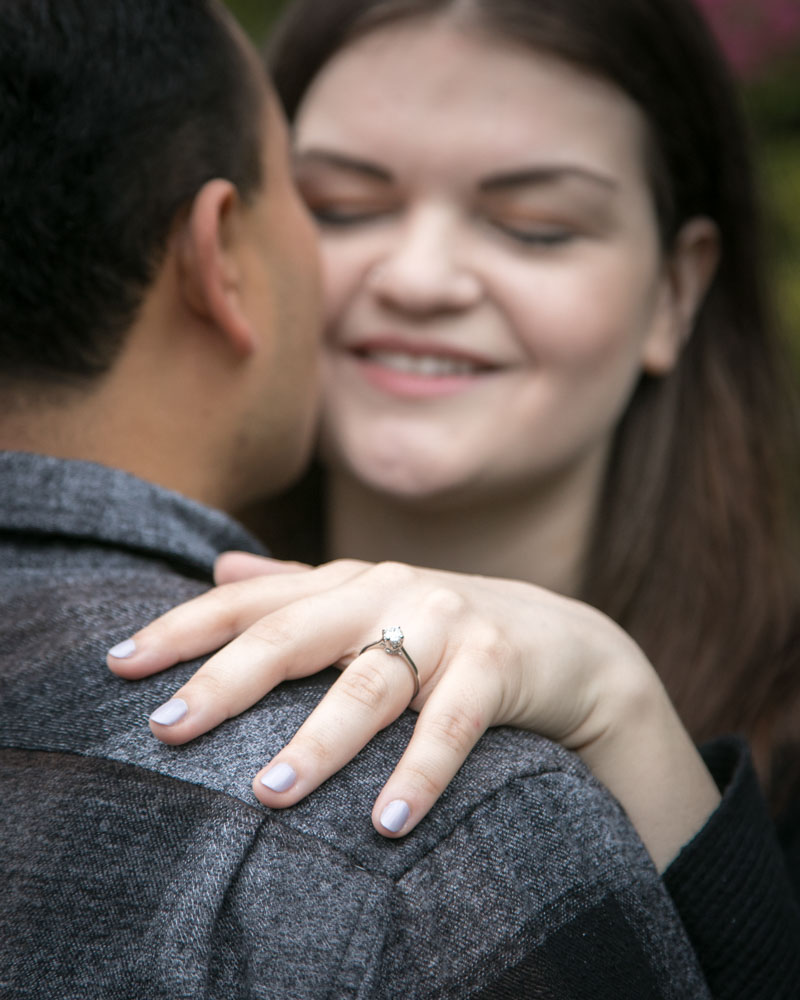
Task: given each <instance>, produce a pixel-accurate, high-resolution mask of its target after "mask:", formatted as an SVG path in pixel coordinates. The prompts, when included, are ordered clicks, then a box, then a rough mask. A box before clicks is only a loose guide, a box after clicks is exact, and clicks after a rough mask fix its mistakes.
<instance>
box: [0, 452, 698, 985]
mask: <svg viewBox="0 0 800 1000" xmlns="http://www.w3.org/2000/svg"><path fill="white" fill-rule="evenodd" d="M231 547H235V548H250V549H253V550H257V545H256V543H255V542H254V541H253V540H252V539H250V538H249V537H248V536H247V535H246V534H245V533H244V532H243V531H242V530H241V529H240V528H239V527H238V526H236V525H235V524H233V523H232V522H231V521H229V520H228V519H227V518H225V517H224V516H223V515H221V514H219V513H217V512H214V511H210V510H206V509H204V508H202V507H200V506H198V505H197V504H194V503H191V502H189V501H187V500H185V499H183V498H181V497H177V496H174V495H172V494H169V493H167V492H165V491H163V490H160V489H158V488H156V487H154V486H151V485H149V484H147V483H143V482H140V481H137V480H135V479H132V478H131V477H129V476H126V475H125V474H123V473H121V472H116V471H113V470H109V469H105V468H101V467H99V466H94V465H89V464H86V463H80V462H62V461H56V460H53V459H48V458H43V457H38V456H32V455H23V454H10V453H6V454H1V453H0V638H1V639H2V642H1V643H0V748H2V749H0V801H2V809H0V866H1V868H2V883H1V884H2V894H3V902H2V907H0V941H2V946H0V997H2V998H4V1000H5V998H15V1000H16V998H47V1000H62V998H63V1000H67V998H74V1000H93V998H97V1000H100V998H102V1000H116V998H119V1000H162V998H163V1000H176V998H183V997H186V998H193V1000H195V998H211V1000H228V998H230V1000H234V998H236V1000H242V998H263V1000H267V998H270V1000H292V998H296V1000H305V998H308V1000H315V998H320V1000H321V998H330V1000H338V998H345V997H347V998H367V997H370V998H372V997H377V998H390V997H398V998H399V997H403V998H414V997H437V998H466V997H480V998H484V1000H489V998H501V997H509V998H510V997H514V998H520V997H532V998H545V1000H567V998H569V1000H580V998H582V997H587V998H588V997H592V998H593V1000H597V998H602V997H614V998H616V1000H619V998H625V997H630V998H634V997H635V998H637V1000H642V998H644V997H647V998H664V1000H667V998H675V1000H678V998H680V1000H687V998H703V997H706V996H707V995H708V994H707V992H706V990H705V986H704V985H703V982H702V979H701V976H700V973H699V971H698V968H697V965H696V963H695V960H694V957H693V955H692V953H691V951H690V950H689V947H688V944H687V942H686V939H685V936H684V933H683V930H682V927H681V925H680V923H679V921H678V919H677V917H676V915H675V912H674V910H673V908H672V904H671V902H670V900H669V898H668V896H667V895H666V893H665V891H664V889H663V887H662V884H661V882H660V880H659V879H658V877H657V875H656V873H655V871H654V869H653V868H652V866H651V864H650V862H649V859H648V857H647V855H646V853H645V851H644V849H643V847H642V846H641V844H640V843H639V841H638V839H637V838H636V836H635V834H634V833H633V831H632V829H631V828H630V826H629V824H628V823H627V820H626V818H625V816H624V815H623V813H622V812H621V810H620V809H619V807H618V806H617V805H616V803H615V802H614V801H613V800H612V799H611V798H610V796H609V795H608V794H607V793H606V792H605V791H604V790H603V789H602V788H601V787H600V786H599V785H598V784H597V783H596V782H595V781H594V780H593V779H592V778H591V777H590V776H589V775H588V773H587V772H586V770H585V769H584V768H583V767H582V765H581V764H580V762H579V761H578V760H577V759H575V758H574V757H572V756H571V755H569V754H567V753H566V752H565V751H563V750H562V749H560V748H559V747H556V746H553V745H551V744H549V743H547V742H545V741H542V740H539V739H536V738H534V737H531V736H528V735H526V734H522V733H517V732H512V731H506V730H495V731H493V732H492V733H490V734H489V735H488V736H487V737H485V738H484V739H483V740H482V741H481V743H480V745H479V747H478V749H477V750H476V752H475V753H474V754H473V755H472V756H471V757H470V759H469V761H468V762H467V764H466V765H465V766H464V768H463V769H462V772H461V773H460V775H459V776H458V778H457V779H456V781H455V782H454V783H453V784H452V785H451V787H450V788H449V789H448V791H447V793H446V794H445V796H444V797H443V799H442V801H441V802H440V803H439V804H438V806H437V807H436V808H435V809H434V810H433V812H432V813H431V815H430V817H429V818H428V819H427V820H426V821H425V822H424V823H423V824H422V825H421V826H420V828H419V829H418V830H417V831H415V832H414V833H413V834H412V835H411V836H409V837H408V838H406V839H405V840H402V841H387V840H385V839H383V838H382V837H380V836H379V835H378V834H376V833H375V832H374V830H373V829H372V826H371V823H370V819H369V817H370V811H371V806H372V803H373V800H374V797H375V795H376V794H377V792H378V790H379V789H380V787H381V784H382V782H383V781H384V780H385V779H386V777H387V776H388V774H389V773H390V771H391V768H392V766H393V764H394V763H395V762H396V760H397V759H398V757H399V754H400V753H401V751H402V748H403V746H404V745H405V743H406V741H407V740H408V737H409V735H410V732H411V729H412V726H413V722H414V716H413V715H412V714H410V713H407V714H406V715H405V716H404V717H403V718H402V719H401V720H399V722H398V723H397V725H395V726H394V727H391V728H390V729H389V730H387V731H386V732H384V733H382V734H381V735H380V736H379V737H378V738H377V739H376V740H374V741H373V743H372V744H371V745H370V746H369V747H368V748H367V749H366V750H365V751H364V752H363V753H362V754H361V755H359V757H358V758H357V760H356V761H354V762H353V763H352V764H351V765H350V766H348V767H347V768H345V770H344V771H343V772H342V773H340V774H339V775H337V776H336V777H334V778H333V779H332V780H330V781H329V782H328V783H327V784H326V785H325V786H324V787H323V788H322V789H320V790H319V791H318V792H317V793H316V794H315V795H313V796H311V797H310V798H309V799H308V800H306V801H305V802H303V803H301V804H299V805H298V806H296V807H295V808H293V809H291V810H288V811H284V812H277V811H276V812H271V811H270V810H268V809H266V808H264V807H263V806H261V805H260V804H259V803H258V802H257V800H256V799H255V797H254V796H253V794H252V792H251V789H250V783H251V780H252V776H253V774H254V773H255V771H256V770H257V769H258V768H259V767H260V766H262V765H263V764H264V763H265V762H266V761H267V760H268V759H269V758H270V757H271V756H272V755H273V754H274V753H275V752H276V751H277V750H278V749H279V748H280V747H281V746H282V745H283V744H284V743H285V741H286V740H287V739H288V738H289V737H290V736H291V735H292V733H293V732H294V731H295V730H296V728H297V727H298V725H299V724H300V723H301V722H302V720H303V719H304V718H305V716H306V715H307V713H308V712H309V710H310V709H311V708H312V706H313V705H314V704H316V702H317V701H318V699H319V698H320V697H321V696H322V694H323V693H324V691H325V689H326V687H327V685H328V684H329V683H330V680H331V676H330V672H326V673H325V674H322V675H319V676H318V677H316V678H313V679H311V680H309V681H307V682H302V683H294V684H287V685H284V686H283V687H282V688H281V689H279V690H278V691H276V692H274V693H273V694H272V695H270V696H269V697H268V698H266V699H264V700H263V701H262V703H261V704H259V705H258V706H256V707H255V708H254V709H252V710H251V711H249V712H248V713H246V714H245V715H243V716H242V717H240V718H238V719H235V720H231V721H230V722H228V723H226V724H225V725H224V726H222V727H221V728H220V729H219V730H217V731H216V732H215V733H212V734H209V735H208V736H206V737H203V738H201V739H199V740H197V741H195V742H194V743H192V744H190V745H188V746H185V747H177V748H171V747H167V746H164V745H163V744H161V743H159V742H158V741H157V740H155V739H154V738H153V736H152V735H151V734H150V731H149V729H148V727H147V725H146V716H147V714H148V712H149V711H151V710H152V709H153V708H154V707H155V706H157V705H158V704H160V703H161V702H162V701H165V700H166V699H167V698H168V697H169V695H170V693H171V692H172V691H173V690H174V689H175V688H176V687H177V686H178V685H179V684H180V683H181V682H182V681H183V680H184V679H185V678H187V677H188V676H189V675H190V673H191V672H192V671H193V670H194V669H195V668H196V666H197V664H196V663H195V664H190V665H186V666H182V667H179V668H177V669H176V670H174V671H171V672H168V673H166V674H163V675H160V676H157V677H154V678H150V679H148V680H145V681H142V682H138V683H129V682H126V681H123V680H120V679H118V678H116V677H114V676H113V675H112V674H111V673H110V672H109V671H108V670H107V669H106V667H105V665H104V658H105V653H106V650H107V649H108V648H109V647H110V646H111V645H113V644H115V643H117V642H119V641H120V640H122V639H125V638H126V637H127V636H128V635H129V634H130V633H132V632H133V631H135V630H136V629H137V628H139V627H141V626H142V625H143V624H144V623H146V622H147V621H149V620H150V619H151V618H153V617H154V616H155V615H157V614H160V613H161V612H163V611H164V610H166V609H167V608H168V607H170V606H172V605H173V604H175V603H176V602H178V601H181V600H184V599H186V598H188V597H190V596H192V595H194V594H197V593H199V592H201V591H202V590H203V589H205V588H206V587H207V586H208V584H209V580H210V568H211V562H212V560H213V558H214V556H215V555H216V554H217V553H218V552H219V551H221V550H222V549H224V548H231Z"/></svg>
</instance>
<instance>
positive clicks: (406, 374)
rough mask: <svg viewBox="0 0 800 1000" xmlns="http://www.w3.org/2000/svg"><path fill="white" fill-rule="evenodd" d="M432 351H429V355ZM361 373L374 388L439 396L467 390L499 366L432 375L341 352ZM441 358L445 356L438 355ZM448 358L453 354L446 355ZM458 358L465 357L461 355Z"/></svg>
mask: <svg viewBox="0 0 800 1000" xmlns="http://www.w3.org/2000/svg"><path fill="white" fill-rule="evenodd" d="M427 354H430V352H426V355H427ZM339 356H340V357H342V358H344V359H345V360H346V361H347V362H348V363H349V364H348V367H349V366H350V365H352V368H353V369H354V370H355V371H356V372H357V373H358V375H359V376H360V377H361V378H362V379H363V380H364V381H365V382H366V383H367V384H368V385H369V386H371V387H372V388H374V389H377V390H379V391H380V392H383V393H386V394H388V395H390V396H396V397H399V398H405V399H432V398H436V397H444V396H453V395H455V394H457V393H460V392H465V391H467V390H469V389H471V388H473V387H474V386H475V385H477V384H478V383H480V382H483V381H485V380H486V378H487V376H491V375H494V374H496V373H497V369H487V368H483V369H480V370H476V371H472V372H467V373H460V374H447V375H430V374H422V373H418V372H413V371H399V370H398V369H396V368H391V367H389V366H388V365H386V364H381V362H380V361H379V360H377V359H374V358H372V357H370V356H369V355H364V354H360V353H354V352H345V353H344V354H340V355H339ZM436 356H437V357H442V355H438V354H437V355H436ZM447 357H448V359H450V358H452V355H449V356H447ZM459 360H462V358H461V357H460V358H459Z"/></svg>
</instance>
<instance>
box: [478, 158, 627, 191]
mask: <svg viewBox="0 0 800 1000" xmlns="http://www.w3.org/2000/svg"><path fill="white" fill-rule="evenodd" d="M570 177H575V178H577V179H579V180H586V181H590V182H592V183H594V184H598V185H600V186H602V187H604V188H606V189H609V190H612V191H614V190H616V189H617V188H618V187H619V185H618V184H617V182H616V181H615V180H614V179H613V178H612V177H608V176H607V175H606V174H601V173H599V172H597V171H594V170H589V169H588V168H587V167H577V166H569V165H567V166H562V165H559V164H553V165H552V166H551V165H543V166H536V167H523V168H521V169H520V170H513V171H510V172H509V173H505V174H495V175H493V176H492V177H487V178H486V179H485V180H482V181H481V183H480V185H479V186H480V190H481V191H486V192H493V191H503V190H506V189H508V188H518V187H528V186H530V185H545V184H553V183H557V182H558V181H560V180H564V179H568V178H570Z"/></svg>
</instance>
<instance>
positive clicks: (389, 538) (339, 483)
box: [327, 470, 600, 595]
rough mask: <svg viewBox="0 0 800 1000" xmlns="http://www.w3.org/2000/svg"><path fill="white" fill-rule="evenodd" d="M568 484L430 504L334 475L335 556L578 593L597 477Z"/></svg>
mask: <svg viewBox="0 0 800 1000" xmlns="http://www.w3.org/2000/svg"><path fill="white" fill-rule="evenodd" d="M581 475H582V477H583V478H584V479H585V480H586V481H585V482H584V483H583V484H580V483H576V482H575V481H574V479H572V478H569V479H563V480H561V481H559V482H554V483H552V484H550V486H549V488H547V489H540V490H539V491H538V495H536V496H533V495H532V494H531V493H526V494H524V495H519V496H515V497H506V498H505V499H498V498H497V497H491V498H487V499H486V500H484V501H483V502H481V501H476V500H473V501H472V502H470V503H463V504H456V503H453V504H448V505H445V504H441V505H436V506H434V505H431V504H425V503H424V502H416V503H408V502H405V501H398V500H397V499H396V498H394V497H389V496H385V495H382V494H378V493H375V492H373V491H371V490H369V489H368V488H366V487H364V486H363V484H361V483H359V482H357V481H355V480H354V479H352V478H351V477H350V476H348V475H347V474H344V473H341V472H336V471H332V472H331V474H330V477H329V487H328V497H329V500H328V511H327V517H328V539H329V552H328V555H329V556H330V558H340V557H351V558H359V559H366V560H369V561H371V562H375V561H382V560H392V561H400V562H405V563H411V564H412V565H419V566H431V567H434V568H437V569H444V570H452V571H458V572H465V573H476V574H480V575H482V576H499V577H507V578H510V579H518V580H526V581H528V582H530V583H536V584H538V585H539V586H543V587H547V588H548V589H550V590H554V591H556V592H558V593H562V594H567V595H575V594H577V593H578V591H579V590H580V584H581V580H582V577H583V568H584V560H585V556H586V549H587V545H588V539H589V534H590V530H591V525H592V522H593V517H594V513H595V510H596V506H597V497H598V492H599V487H600V475H599V473H598V472H597V471H596V470H591V471H590V470H583V471H582V473H581Z"/></svg>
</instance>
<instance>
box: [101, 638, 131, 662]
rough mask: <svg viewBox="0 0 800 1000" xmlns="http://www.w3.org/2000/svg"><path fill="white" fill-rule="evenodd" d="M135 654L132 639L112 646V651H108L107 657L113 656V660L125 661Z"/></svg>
mask: <svg viewBox="0 0 800 1000" xmlns="http://www.w3.org/2000/svg"><path fill="white" fill-rule="evenodd" d="M135 652H136V643H135V642H134V641H133V639H126V640H125V642H121V643H119V645H117V646H114V648H113V649H109V651H108V655H109V656H113V657H114V659H115V660H127V659H128V658H129V657H131V656H133V654H134V653H135Z"/></svg>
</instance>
